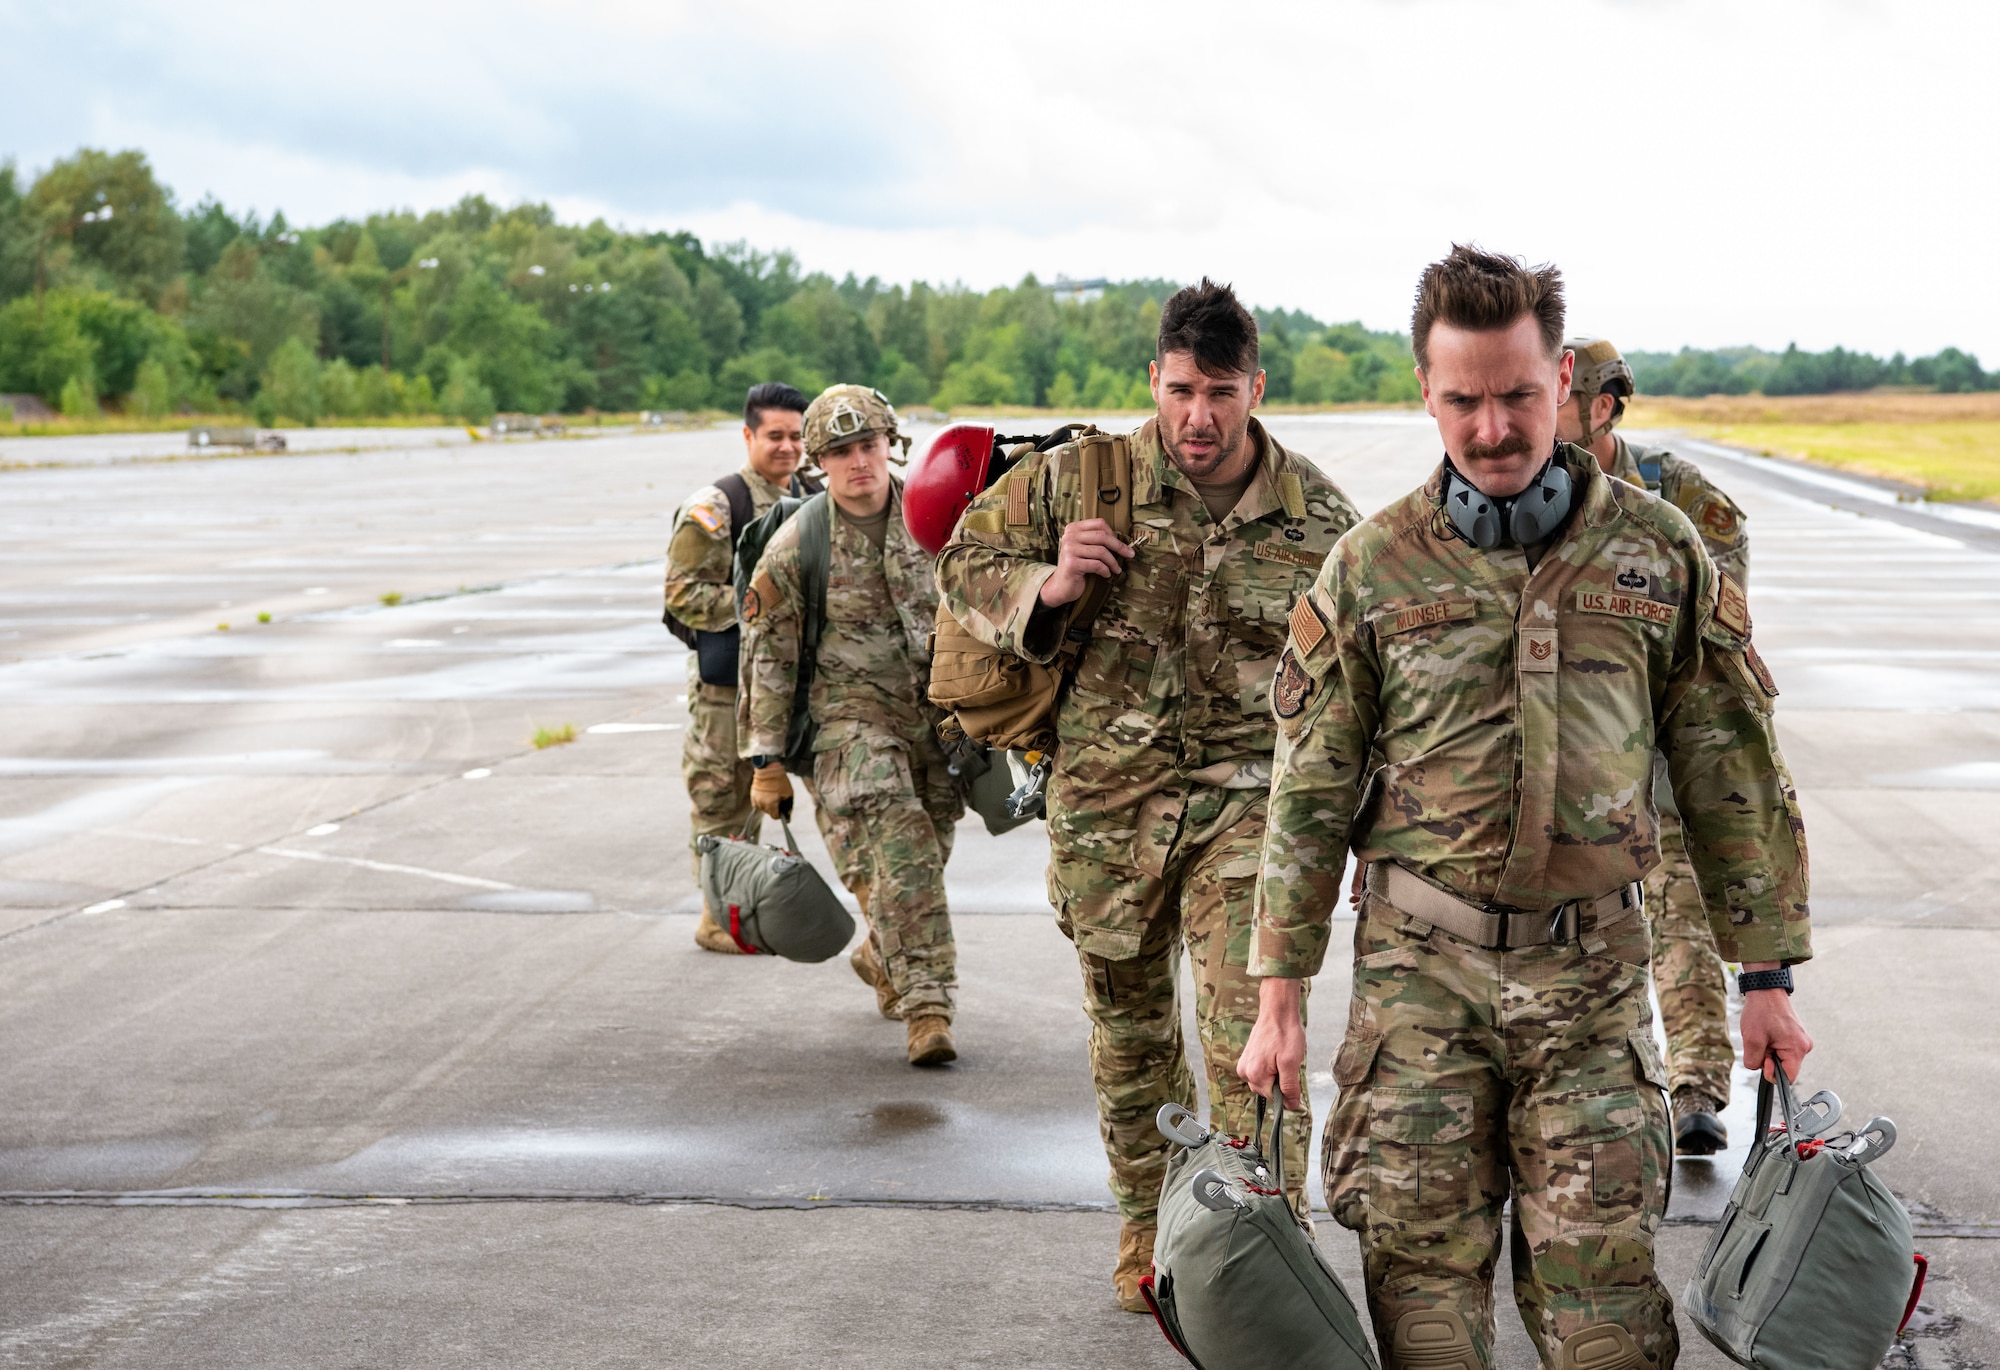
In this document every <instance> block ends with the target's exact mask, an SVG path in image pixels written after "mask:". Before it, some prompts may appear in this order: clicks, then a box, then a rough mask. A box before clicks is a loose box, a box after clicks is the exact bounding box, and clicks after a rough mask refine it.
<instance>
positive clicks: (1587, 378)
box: [1563, 338, 1638, 447]
mask: <svg viewBox="0 0 2000 1370" xmlns="http://www.w3.org/2000/svg"><path fill="white" fill-rule="evenodd" d="M1563 346H1564V347H1566V348H1568V349H1569V350H1570V351H1571V352H1574V353H1575V354H1576V369H1575V370H1574V371H1573V372H1571V374H1570V380H1569V393H1570V394H1572V395H1575V396H1577V397H1578V398H1579V399H1581V400H1582V401H1583V406H1582V407H1583V412H1584V415H1585V427H1586V430H1587V431H1586V432H1585V433H1584V435H1583V445H1584V446H1586V447H1588V446H1589V445H1590V444H1591V443H1593V442H1595V441H1597V439H1599V438H1600V437H1602V436H1604V434H1606V433H1608V432H1610V431H1611V430H1612V429H1613V428H1616V427H1617V426H1618V420H1620V419H1622V418H1624V417H1625V401H1626V400H1628V399H1630V398H1631V397H1632V395H1633V394H1634V392H1636V391H1637V389H1638V385H1637V384H1636V382H1635V381H1634V379H1633V376H1632V368H1631V366H1630V365H1629V364H1627V362H1626V360H1625V358H1624V357H1622V356H1620V355H1619V352H1618V349H1617V348H1616V347H1615V346H1613V345H1612V344H1611V342H1610V340H1609V339H1606V338H1571V339H1570V340H1569V341H1568V342H1566V343H1564V344H1563ZM1599 395H1611V396H1613V397H1614V398H1616V400H1617V401H1618V402H1617V403H1616V404H1615V405H1613V406H1612V408H1611V417H1610V418H1609V419H1608V420H1606V421H1605V424H1604V426H1603V427H1602V428H1590V427H1589V417H1588V416H1589V414H1590V402H1591V401H1592V400H1593V399H1595V398H1596V397H1597V396H1599Z"/></svg>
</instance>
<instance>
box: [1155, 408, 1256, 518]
mask: <svg viewBox="0 0 2000 1370" xmlns="http://www.w3.org/2000/svg"><path fill="white" fill-rule="evenodd" d="M1247 436H1248V437H1249V439H1250V441H1252V442H1254V443H1256V444H1257V455H1258V461H1257V465H1256V466H1255V467H1254V468H1253V469H1252V470H1251V472H1250V483H1249V484H1248V485H1247V486H1245V487H1244V488H1243V495H1242V498H1240V499H1238V500H1237V501H1236V507H1235V508H1234V509H1233V510H1231V511H1230V513H1229V515H1228V517H1227V518H1225V519H1224V520H1223V525H1224V526H1225V527H1241V526H1242V525H1243V524H1246V523H1255V522H1256V521H1257V520H1259V519H1261V518H1267V517H1269V516H1270V515H1271V514H1273V513H1276V512H1277V511H1279V510H1281V509H1283V508H1284V507H1285V505H1284V500H1283V498H1282V497H1281V496H1280V494H1279V492H1278V476H1279V473H1280V472H1282V471H1284V470H1285V462H1286V455H1285V449H1284V448H1283V447H1282V446H1280V445H1279V443H1278V440H1277V439H1276V438H1274V437H1272V436H1271V435H1270V433H1269V432H1267V431H1266V430H1265V428H1264V425H1263V424H1261V423H1259V422H1258V421H1257V419H1256V416H1255V415H1252V416H1251V419H1250V428H1249V432H1248V434H1247ZM1132 449H1133V451H1132V455H1133V461H1132V486H1133V490H1132V503H1133V506H1134V507H1135V508H1136V507H1138V506H1139V505H1142V504H1158V503H1159V502H1160V494H1161V492H1162V491H1164V490H1167V489H1169V488H1171V489H1175V490H1179V491H1181V492H1182V493H1184V494H1186V495H1187V496H1188V497H1189V498H1190V499H1193V500H1196V501H1199V500H1200V499H1201V495H1200V493H1199V492H1198V491H1197V490H1196V489H1195V488H1194V482H1193V481H1191V480H1189V479H1188V477H1187V473H1186V472H1185V471H1183V470H1181V468H1180V467H1178V466H1176V465H1174V463H1173V461H1172V460H1171V459H1170V458H1169V457H1168V456H1167V448H1166V444H1165V443H1163V442H1161V441H1160V419H1159V416H1158V415H1157V414H1156V415H1154V416H1153V417H1152V418H1150V419H1148V420H1146V423H1145V426H1144V427H1142V428H1141V429H1140V430H1139V431H1138V432H1137V433H1135V434H1133V435H1132ZM1204 508H1205V506H1204Z"/></svg>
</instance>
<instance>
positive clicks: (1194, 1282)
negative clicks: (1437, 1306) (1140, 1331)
mask: <svg viewBox="0 0 2000 1370" xmlns="http://www.w3.org/2000/svg"><path fill="white" fill-rule="evenodd" d="M1273 1098H1274V1102H1275V1103H1276V1105H1277V1107H1276V1109H1275V1114H1276V1116H1275V1118H1274V1119H1273V1121H1272V1124H1271V1131H1270V1133H1269V1134H1268V1135H1269V1137H1270V1139H1271V1140H1270V1156H1271V1157H1272V1159H1271V1160H1269V1161H1267V1160H1266V1159H1265V1153H1264V1151H1263V1150H1262V1148H1263V1145H1264V1138H1265V1136H1266V1134H1265V1132H1264V1103H1263V1101H1262V1100H1259V1101H1258V1104H1257V1134H1258V1135H1257V1137H1256V1138H1255V1139H1254V1140H1251V1141H1244V1140H1242V1139H1239V1138H1234V1137H1229V1136H1225V1135H1224V1134H1222V1133H1220V1132H1206V1131H1204V1130H1203V1129H1202V1127H1201V1125H1200V1123H1199V1122H1197V1121H1196V1119H1195V1116H1194V1114H1192V1113H1191V1112H1189V1111H1188V1110H1187V1109H1185V1108H1183V1107H1181V1106H1180V1105H1179V1104H1167V1105H1166V1106H1164V1107H1163V1108H1161V1109H1160V1114H1159V1119H1158V1124H1159V1129H1160V1133H1161V1135H1162V1136H1164V1137H1166V1138H1167V1140H1169V1141H1172V1142H1178V1143H1179V1144H1180V1145H1181V1147H1182V1148H1183V1150H1181V1151H1178V1152H1176V1153H1175V1154H1174V1156H1173V1158H1172V1159H1171V1160H1169V1161H1168V1162H1167V1179H1166V1183H1165V1184H1164V1185H1162V1186H1161V1188H1160V1231H1159V1235H1158V1237H1156V1238H1155V1239H1154V1242H1153V1273H1152V1274H1150V1275H1147V1276H1145V1277H1144V1278H1142V1279H1141V1280H1140V1281H1139V1288H1140V1290H1141V1292H1142V1293H1144V1295H1145V1297H1146V1302H1147V1304H1148V1305H1150V1306H1151V1308H1152V1310H1153V1316H1154V1318H1155V1319H1157V1320H1158V1322H1159V1324H1160V1330H1161V1331H1162V1332H1164V1333H1166V1336H1167V1340H1168V1341H1169V1342H1171V1343H1173V1347H1174V1349H1175V1350H1176V1351H1178V1352H1180V1353H1181V1355H1183V1356H1185V1357H1186V1358H1187V1359H1188V1360H1189V1361H1190V1362H1191V1363H1192V1364H1194V1365H1195V1366H1196V1367H1197V1370H1376V1364H1375V1353H1374V1351H1373V1350H1372V1349H1370V1347H1369V1344H1368V1337H1367V1334H1366V1333H1364V1332H1363V1331H1362V1330H1361V1318H1360V1315H1359V1314H1358V1313H1357V1312H1356V1311H1355V1308H1354V1300H1353V1299H1351V1298H1349V1297H1348V1293H1347V1288H1346V1286H1344V1285H1342V1284H1341V1282H1340V1277H1339V1276H1338V1275H1336V1274H1334V1273H1333V1267H1332V1266H1330V1265H1328V1264H1327V1263H1326V1257H1325V1256H1323V1255H1321V1254H1320V1250H1319V1247H1318V1246H1317V1245H1315V1244H1314V1242H1313V1239H1312V1237H1311V1236H1310V1235H1308V1234H1307V1232H1306V1230H1305V1228H1304V1227H1303V1226H1301V1225H1300V1223H1299V1221H1298V1219H1297V1218H1296V1217H1294V1216H1293V1214H1292V1206H1291V1204H1290V1203H1289V1202H1288V1201H1287V1200H1286V1198H1285V1162H1284V1146H1283V1143H1282V1140H1281V1139H1282V1137H1283V1131H1282V1129H1283V1127H1284V1121H1285V1101H1284V1098H1283V1096H1282V1095H1277V1094H1275V1093H1274V1096H1273Z"/></svg>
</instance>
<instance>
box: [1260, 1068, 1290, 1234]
mask: <svg viewBox="0 0 2000 1370" xmlns="http://www.w3.org/2000/svg"><path fill="white" fill-rule="evenodd" d="M1267 1102H1268V1106H1269V1108H1270V1110H1271V1131H1270V1133H1269V1134H1268V1135H1269V1137H1270V1139H1271V1142H1270V1148H1271V1149H1270V1150H1269V1151H1268V1152H1267V1151H1265V1150H1264V1138H1265V1136H1266V1135H1267V1134H1266V1133H1265V1131H1264V1109H1265V1107H1266V1106H1267ZM1257 1154H1258V1155H1260V1156H1262V1157H1263V1158H1264V1159H1265V1160H1267V1161H1269V1162H1270V1163H1271V1181H1272V1184H1273V1185H1274V1187H1275V1188H1276V1189H1277V1191H1278V1196H1279V1197H1280V1198H1284V1195H1285V1089H1284V1082H1283V1081H1282V1080H1275V1079H1274V1080H1272V1081H1271V1097H1270V1099H1269V1100H1268V1101H1267V1100H1266V1099H1265V1098H1264V1096H1263V1095H1261V1094H1259V1095H1258V1096H1257ZM1291 1206H1292V1205H1291V1200H1289V1199H1286V1200H1285V1207H1286V1209H1287V1210H1289V1209H1290V1208H1291Z"/></svg>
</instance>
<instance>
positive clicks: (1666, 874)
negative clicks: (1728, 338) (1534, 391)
mask: <svg viewBox="0 0 2000 1370" xmlns="http://www.w3.org/2000/svg"><path fill="white" fill-rule="evenodd" d="M1565 346H1567V347H1568V348H1569V350H1570V352H1571V353H1572V354H1574V355H1575V357H1576V370H1575V374H1574V375H1573V376H1572V378H1571V380H1570V391H1569V396H1570V397H1569V403H1567V404H1565V405H1563V407H1562V408H1561V409H1560V410H1559V411H1558V412H1557V415H1556V436H1557V437H1558V438H1560V439H1562V441H1564V442H1573V443H1575V444H1576V445H1577V446H1578V447H1581V448H1583V449H1584V450H1585V451H1586V452H1588V453H1590V455H1592V456H1593V457H1596V458H1597V464H1598V465H1599V466H1600V467H1602V468H1603V469H1604V470H1605V471H1606V472H1608V473H1609V474H1610V475H1613V476H1616V477H1617V478H1619V479H1620V480H1626V481H1630V482H1631V483H1632V484H1634V485H1638V486H1642V487H1644V488H1645V489H1647V490H1650V491H1652V492H1653V493H1654V494H1656V495H1658V496H1659V497H1660V498H1661V499H1663V500H1665V501H1666V502H1667V503H1669V504H1671V505H1673V506H1674V507H1675V508H1676V509H1679V510H1680V511H1681V512H1682V513H1684V514H1686V515H1687V516H1688V521H1689V522H1691V523H1693V524H1694V528H1695V531H1696V532H1697V533H1699V534H1701V540H1702V545H1703V546H1705V547H1707V548H1708V554H1709V555H1710V556H1711V557H1713V558H1715V568H1716V570H1718V571H1720V572H1721V573H1722V574H1723V575H1725V576H1728V577H1729V578H1730V579H1731V580H1732V581H1734V582H1735V583H1736V586H1737V588H1738V589H1741V590H1745V591H1747V590H1748V589H1749V583H1750V534H1749V529H1748V527H1747V526H1746V520H1745V517H1744V514H1743V511H1742V510H1741V509H1739V508H1737V507H1736V502H1735V501H1734V500H1732V499H1730V498H1729V496H1727V495H1725V494H1723V493H1722V491H1721V490H1719V489H1717V488H1716V486H1715V485H1714V484H1713V483H1712V482H1710V481H1709V479H1708V478H1707V477H1706V476H1704V475H1703V474H1702V471H1701V468H1700V467H1698V466H1696V465H1695V464H1694V463H1693V462H1691V461H1689V460H1688V459H1687V458H1686V457H1682V456H1679V455H1677V454H1675V453H1673V452H1669V451H1667V450H1666V449H1665V448H1654V447H1641V446H1639V445H1637V444H1636V443H1632V442H1628V441H1626V439H1625V436H1624V434H1622V433H1618V432H1616V431H1614V430H1615V429H1616V428H1617V426H1618V424H1619V422H1620V421H1621V420H1622V419H1624V417H1625V404H1626V401H1627V400H1629V399H1630V398H1631V396H1632V394H1633V392H1634V390H1635V389H1636V386H1635V384H1634V379H1633V375H1632V368H1631V366H1630V365H1628V364H1627V363H1626V361H1625V358H1624V357H1622V356H1621V355H1619V352H1618V349H1617V348H1616V347H1614V346H1612V345H1611V343H1610V342H1608V341H1607V340H1605V339H1603V338H1572V339H1571V340H1570V341H1569V342H1568V343H1567V344H1565ZM1653 782H1654V783H1653V798H1654V801H1655V802H1656V803H1657V804H1658V805H1659V809H1660V865H1659V867H1658V869H1656V870H1655V871H1654V872H1653V873H1652V874H1651V875H1649V876H1647V877H1646V915H1647V920H1648V926H1649V927H1651V929H1652V933H1653V984H1654V988H1655V989H1656V990H1657V992H1658V994H1659V996H1660V1026H1661V1027H1662V1028H1664V1029H1665V1030H1666V1034H1667V1078H1668V1080H1669V1081H1670V1082H1671V1088H1672V1091H1673V1096H1672V1097H1673V1108H1674V1150H1675V1151H1677V1152H1679V1153H1680V1154H1682V1155H1686V1156H1710V1155H1713V1154H1715V1153H1716V1152H1718V1151H1721V1150H1722V1149H1723V1148H1724V1147H1725V1146H1727V1145H1728V1144H1729V1134H1728V1132H1727V1131H1726V1130H1725V1129H1724V1128H1723V1125H1722V1118H1721V1114H1722V1110H1723V1109H1724V1108H1725V1107H1726V1106H1727V1105H1728V1103H1729V1072H1730V1067H1731V1065H1732V1064H1733V1063H1734V1060H1735V1056H1736V1048H1735V1047H1734V1046H1733V1045H1732V1044H1731V1043H1730V1040H1729V1018H1728V1011H1729V990H1728V986H1727V984H1726V982H1725V980H1724V975H1723V968H1722V958H1721V957H1720V956H1719V955H1717V953H1716V950H1715V937H1714V935H1713V934H1711V933H1710V932H1709V930H1708V918H1707V915H1706V914H1705V913H1704V912H1703V909H1702V904H1701V887H1700V885H1699V883H1698V882H1697V881H1696V880H1695V877H1694V867H1693V866H1691V865H1690V864H1689V863H1688V856H1687V844H1686V842H1685V841H1684V839H1683V837H1682V834H1681V818H1680V812H1679V810H1677V809H1676V808H1675V807H1674V797H1673V790H1672V787H1671V786H1670V785H1669V784H1668V782H1667V774H1666V764H1665V761H1664V759H1661V760H1660V761H1658V762H1657V763H1656V765H1655V767H1654V773H1653Z"/></svg>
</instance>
